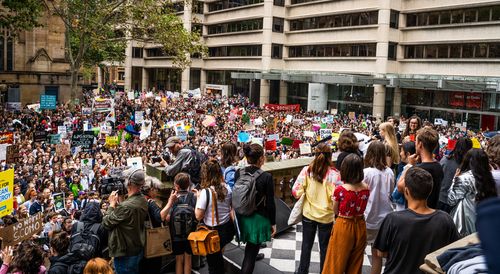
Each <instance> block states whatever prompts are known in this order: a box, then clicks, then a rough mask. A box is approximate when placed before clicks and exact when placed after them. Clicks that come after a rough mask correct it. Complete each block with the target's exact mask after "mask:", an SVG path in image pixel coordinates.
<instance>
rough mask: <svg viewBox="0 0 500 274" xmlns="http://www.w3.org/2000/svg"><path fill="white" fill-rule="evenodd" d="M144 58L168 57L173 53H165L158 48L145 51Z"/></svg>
mask: <svg viewBox="0 0 500 274" xmlns="http://www.w3.org/2000/svg"><path fill="white" fill-rule="evenodd" d="M146 56H147V57H168V56H174V53H169V52H166V51H165V49H163V48H160V47H158V48H149V49H146Z"/></svg>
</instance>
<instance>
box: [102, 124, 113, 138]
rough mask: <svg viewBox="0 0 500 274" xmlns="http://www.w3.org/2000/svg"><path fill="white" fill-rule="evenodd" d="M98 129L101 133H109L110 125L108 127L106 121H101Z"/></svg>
mask: <svg viewBox="0 0 500 274" xmlns="http://www.w3.org/2000/svg"><path fill="white" fill-rule="evenodd" d="M100 131H101V133H102V134H106V135H109V134H111V127H109V126H108V124H107V123H106V122H104V123H101V126H100Z"/></svg>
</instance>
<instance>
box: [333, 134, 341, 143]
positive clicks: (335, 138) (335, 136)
mask: <svg viewBox="0 0 500 274" xmlns="http://www.w3.org/2000/svg"><path fill="white" fill-rule="evenodd" d="M339 138H340V133H338V132H333V133H332V141H337V140H338V139H339Z"/></svg>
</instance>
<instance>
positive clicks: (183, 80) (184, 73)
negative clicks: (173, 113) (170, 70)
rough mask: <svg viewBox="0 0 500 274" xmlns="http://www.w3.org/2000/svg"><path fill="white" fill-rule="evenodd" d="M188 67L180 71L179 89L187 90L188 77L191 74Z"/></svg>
mask: <svg viewBox="0 0 500 274" xmlns="http://www.w3.org/2000/svg"><path fill="white" fill-rule="evenodd" d="M190 71H191V69H190V67H187V68H186V69H184V70H183V71H182V75H181V91H182V92H184V91H188V90H189V77H190V76H191V74H190Z"/></svg>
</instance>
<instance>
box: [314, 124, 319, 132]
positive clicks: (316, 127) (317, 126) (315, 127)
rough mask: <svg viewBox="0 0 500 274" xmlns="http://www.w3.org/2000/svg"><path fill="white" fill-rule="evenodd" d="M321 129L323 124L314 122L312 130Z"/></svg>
mask: <svg viewBox="0 0 500 274" xmlns="http://www.w3.org/2000/svg"><path fill="white" fill-rule="evenodd" d="M320 129H321V125H318V124H313V125H312V130H313V131H318V130H320Z"/></svg>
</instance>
